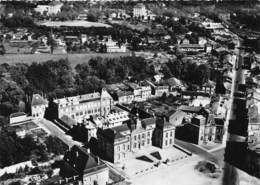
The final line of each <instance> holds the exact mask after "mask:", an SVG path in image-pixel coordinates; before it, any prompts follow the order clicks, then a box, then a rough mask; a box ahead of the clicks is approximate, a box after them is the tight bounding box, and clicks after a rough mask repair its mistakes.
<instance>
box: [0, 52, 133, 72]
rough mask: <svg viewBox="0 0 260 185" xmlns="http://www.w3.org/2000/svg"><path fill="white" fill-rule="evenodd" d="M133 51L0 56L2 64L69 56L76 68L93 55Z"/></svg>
mask: <svg viewBox="0 0 260 185" xmlns="http://www.w3.org/2000/svg"><path fill="white" fill-rule="evenodd" d="M130 54H131V53H130V52H126V53H81V54H47V53H46V54H6V55H4V56H0V64H3V63H8V64H15V63H26V64H31V63H33V62H45V61H48V60H59V59H61V58H68V59H69V62H70V63H71V66H72V67H73V68H74V67H75V66H76V65H77V64H80V63H84V62H88V61H89V60H90V59H91V58H93V57H103V58H106V57H107V58H114V57H121V56H129V55H130Z"/></svg>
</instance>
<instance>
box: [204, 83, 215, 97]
mask: <svg viewBox="0 0 260 185" xmlns="http://www.w3.org/2000/svg"><path fill="white" fill-rule="evenodd" d="M215 87H216V83H215V82H213V81H211V80H209V81H208V82H205V83H204V84H203V85H202V92H205V93H208V94H210V95H213V94H214V93H215Z"/></svg>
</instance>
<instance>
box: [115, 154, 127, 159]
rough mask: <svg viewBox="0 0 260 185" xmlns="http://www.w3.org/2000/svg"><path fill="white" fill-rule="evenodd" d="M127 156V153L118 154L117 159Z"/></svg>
mask: <svg viewBox="0 0 260 185" xmlns="http://www.w3.org/2000/svg"><path fill="white" fill-rule="evenodd" d="M121 156H122V158H121ZM125 157H126V155H125V153H121V154H117V160H120V159H125Z"/></svg>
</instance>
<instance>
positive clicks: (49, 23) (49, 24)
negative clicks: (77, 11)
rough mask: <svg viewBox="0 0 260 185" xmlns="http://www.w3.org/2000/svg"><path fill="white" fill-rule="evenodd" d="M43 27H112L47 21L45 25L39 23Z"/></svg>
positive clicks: (92, 23)
mask: <svg viewBox="0 0 260 185" xmlns="http://www.w3.org/2000/svg"><path fill="white" fill-rule="evenodd" d="M39 25H41V26H47V27H84V28H90V27H104V28H110V27H111V26H110V25H108V24H104V23H100V22H88V21H47V22H44V23H39Z"/></svg>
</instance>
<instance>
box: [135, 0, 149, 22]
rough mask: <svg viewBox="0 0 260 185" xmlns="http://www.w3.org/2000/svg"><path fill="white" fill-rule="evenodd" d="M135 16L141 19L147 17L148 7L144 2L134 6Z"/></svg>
mask: <svg viewBox="0 0 260 185" xmlns="http://www.w3.org/2000/svg"><path fill="white" fill-rule="evenodd" d="M133 16H134V17H137V18H139V17H140V18H141V19H147V9H146V7H145V5H144V4H142V3H138V4H137V5H135V6H134V9H133Z"/></svg>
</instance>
